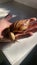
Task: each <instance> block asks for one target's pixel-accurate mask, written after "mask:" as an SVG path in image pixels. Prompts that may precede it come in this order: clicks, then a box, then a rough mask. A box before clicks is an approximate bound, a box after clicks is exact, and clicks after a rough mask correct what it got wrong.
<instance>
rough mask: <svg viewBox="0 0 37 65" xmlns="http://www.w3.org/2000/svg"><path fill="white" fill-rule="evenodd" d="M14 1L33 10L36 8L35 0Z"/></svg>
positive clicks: (36, 1)
mask: <svg viewBox="0 0 37 65" xmlns="http://www.w3.org/2000/svg"><path fill="white" fill-rule="evenodd" d="M15 1H17V2H20V3H22V4H25V5H28V6H31V7H33V8H37V0H15Z"/></svg>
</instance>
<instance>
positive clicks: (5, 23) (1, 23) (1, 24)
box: [0, 15, 12, 39]
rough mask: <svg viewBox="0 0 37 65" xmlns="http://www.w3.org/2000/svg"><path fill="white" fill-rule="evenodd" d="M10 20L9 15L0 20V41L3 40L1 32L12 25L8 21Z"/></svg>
mask: <svg viewBox="0 0 37 65" xmlns="http://www.w3.org/2000/svg"><path fill="white" fill-rule="evenodd" d="M11 18H12V17H11V16H10V15H7V16H6V17H5V18H3V19H0V39H1V38H3V35H2V31H3V30H4V29H5V28H8V27H10V25H11V24H12V23H11V22H10V21H9V20H10V19H11Z"/></svg>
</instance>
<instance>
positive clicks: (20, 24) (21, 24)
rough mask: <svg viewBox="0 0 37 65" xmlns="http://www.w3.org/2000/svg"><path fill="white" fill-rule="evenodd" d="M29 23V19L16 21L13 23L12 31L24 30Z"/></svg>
mask: <svg viewBox="0 0 37 65" xmlns="http://www.w3.org/2000/svg"><path fill="white" fill-rule="evenodd" d="M29 22H30V20H29V19H25V20H20V21H16V22H15V23H14V29H16V30H21V31H23V30H26V29H27V28H28V26H29Z"/></svg>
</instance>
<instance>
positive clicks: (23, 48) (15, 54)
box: [2, 33, 37, 65]
mask: <svg viewBox="0 0 37 65" xmlns="http://www.w3.org/2000/svg"><path fill="white" fill-rule="evenodd" d="M36 44H37V33H35V34H33V36H31V37H29V38H25V39H20V40H18V41H16V42H15V43H12V44H9V45H7V46H5V47H4V48H3V49H2V51H3V53H4V54H5V56H6V57H7V59H8V60H9V62H10V63H11V65H19V63H20V62H21V61H22V60H23V59H24V58H25V57H26V56H27V54H28V53H29V52H30V51H31V50H32V48H33V47H34V46H35V45H36ZM20 59H21V60H20Z"/></svg>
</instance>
